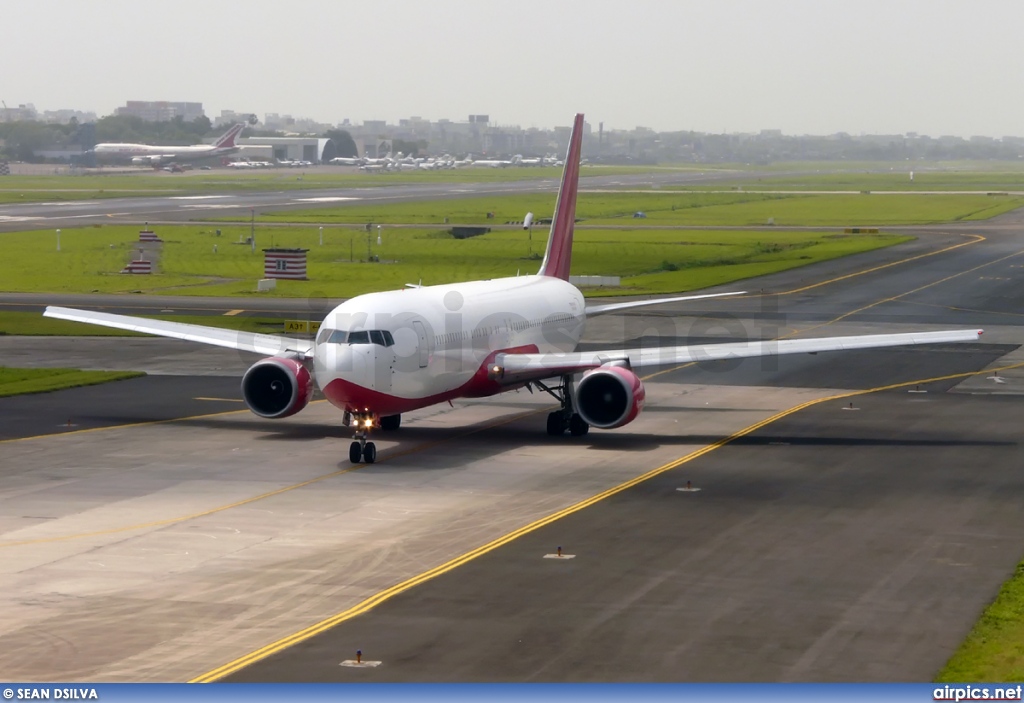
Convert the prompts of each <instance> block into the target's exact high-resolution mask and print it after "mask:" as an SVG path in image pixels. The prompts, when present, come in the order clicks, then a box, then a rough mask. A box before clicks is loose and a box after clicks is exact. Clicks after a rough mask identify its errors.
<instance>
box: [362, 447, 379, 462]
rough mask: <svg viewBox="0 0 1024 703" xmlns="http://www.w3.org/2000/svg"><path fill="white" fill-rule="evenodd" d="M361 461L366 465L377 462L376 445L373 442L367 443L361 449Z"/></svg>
mask: <svg viewBox="0 0 1024 703" xmlns="http://www.w3.org/2000/svg"><path fill="white" fill-rule="evenodd" d="M363 461H364V462H365V463H367V464H372V463H373V462H375V461H377V445H376V444H374V443H373V442H367V443H366V446H365V447H363Z"/></svg>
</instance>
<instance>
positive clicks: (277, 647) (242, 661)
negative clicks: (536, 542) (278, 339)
mask: <svg viewBox="0 0 1024 703" xmlns="http://www.w3.org/2000/svg"><path fill="white" fill-rule="evenodd" d="M1020 367H1024V362H1021V363H1018V364H1010V365H1008V366H1003V367H1000V368H996V369H983V370H981V371H968V372H965V373H957V374H950V375H947V376H936V377H934V378H926V379H918V380H916V381H905V382H901V383H893V384H889V385H886V386H879V387H877V388H869V389H867V390H856V391H849V392H846V393H839V394H836V395H831V396H827V397H825V398H817V399H815V400H809V401H807V402H805V403H801V404H799V405H795V406H793V407H792V408H789V409H788V410H783V411H781V412H778V413H776V414H775V415H772V416H771V417H769V418H766V419H764V420H761V421H760V422H755V423H754V424H752V425H750V426H749V427H745V428H743V429H742V430H739V431H737V432H734V433H733V434H731V435H729V436H728V437H723V438H722V439H719V440H718V441H716V442H714V443H712V444H709V445H707V446H705V447H702V448H700V449H697V450H695V451H693V452H690V453H689V454H686V455H685V456H682V457H680V458H678V459H674V460H672V461H670V462H668V463H667V464H662V465H661V466H659V467H657V468H656V469H652V470H650V471H648V472H646V473H643V474H640V475H639V476H636V477H634V478H631V479H629V480H628V481H624V482H623V483H620V484H618V485H616V486H613V487H611V488H609V489H607V490H604V491H601V492H600V493H597V494H595V495H593V496H591V497H589V498H585V499H583V500H581V501H579V502H576V503H573V504H572V505H570V506H568V507H566V508H562V509H561V510H558V511H555V512H553V513H551V514H550V515H547V516H545V517H542V518H540V519H538V520H534V521H533V522H531V523H528V524H526V525H523V526H522V527H520V528H518V529H515V530H512V531H511V532H509V533H507V534H505V535H503V536H501V537H498V538H497V539H495V540H492V541H490V542H487V543H486V544H483V545H480V546H479V547H477V548H475V549H472V550H470V551H468V552H465V553H464V554H461V555H459V556H457V557H455V558H454V559H451V560H449V561H446V562H444V563H443V564H440V565H438V566H435V567H434V568H432V569H428V570H427V571H424V572H422V573H420V574H417V575H416V576H413V577H411V578H408V579H406V580H404V581H401V582H400V583H397V584H395V585H394V586H391V587H390V588H386V589H384V590H383V591H380V592H378V593H376V594H374V595H372V596H370V597H369V598H366V599H364V600H362V601H360V602H359V603H357V604H356V605H354V606H352V607H351V608H348V609H346V610H343V611H341V612H340V613H336V614H335V615H332V616H331V617H329V618H326V619H324V620H321V621H320V622H317V623H314V624H313V625H310V626H309V627H306V628H304V629H302V630H299V631H298V632H295V633H293V634H291V635H288V636H286V637H282V638H281V639H279V640H277V641H275V642H271V643H270V644H268V645H265V646H263V647H260V648H259V649H257V650H255V651H253V652H250V653H248V654H246V655H243V656H241V657H239V658H237V659H235V660H233V661H230V662H228V663H227V664H224V665H222V666H219V667H217V668H216V669H212V670H211V671H208V672H206V673H205V674H201V675H199V676H197V677H195V678H194V679H191V680H190V681H189V683H212V682H214V681H218V680H220V679H222V678H224V677H225V676H229V675H231V674H233V673H235V672H236V671H239V670H241V669H244V668H245V667H247V666H249V665H250V664H253V663H255V662H257V661H259V660H261V659H265V658H266V657H269V656H271V655H273V654H276V653H277V652H280V651H282V650H284V649H287V648H288V647H291V646H292V645H295V644H298V643H299V642H303V641H305V640H308V639H309V638H310V637H314V636H316V635H318V634H320V633H321V632H324V631H326V630H329V629H331V628H332V627H334V626H336V625H339V624H341V623H343V622H345V621H346V620H351V619H352V618H354V617H356V616H357V615H362V614H363V613H366V612H368V611H370V610H372V609H373V608H375V607H377V606H378V605H380V604H382V603H384V602H386V601H388V600H390V599H391V598H393V597H395V596H397V595H398V594H400V593H404V592H405V591H408V590H409V589H411V588H414V587H415V586H418V585H419V584H421V583H425V582H427V581H430V580H431V579H434V578H437V577H438V576H441V575H442V574H446V573H448V572H449V571H452V570H453V569H456V568H458V567H460V566H462V565H463V564H466V563H467V562H470V561H472V560H474V559H476V558H477V557H480V556H483V555H484V554H487V553H489V552H492V551H494V550H495V549H497V548H499V547H501V546H503V545H506V544H508V543H509V542H512V541H513V540H516V539H518V538H520V537H522V536H524V535H527V534H530V533H531V532H535V531H536V530H539V529H540V528H542V527H544V526H546V525H549V524H551V523H553V522H555V521H556V520H560V519H562V518H564V517H567V516H569V515H572V514H573V513H577V512H579V511H581V510H583V509H584V508H588V507H590V506H592V505H594V504H595V503H598V502H600V501H602V500H604V499H605V498H609V497H611V496H614V495H616V494H618V493H622V492H623V491H626V490H628V489H630V488H632V487H633V486H636V485H637V484H639V483H643V482H644V481H647V480H649V479H651V478H654V477H655V476H658V475H660V474H663V473H665V472H667V471H671V470H672V469H675V468H678V467H680V466H682V465H683V464H686V463H689V462H691V461H693V460H694V459H697V458H699V457H702V456H704V455H706V454H709V453H711V452H713V451H715V450H716V449H718V448H720V447H724V446H725V445H727V444H729V443H730V442H733V441H735V440H737V439H739V438H740V437H744V436H746V435H748V434H750V433H751V432H755V431H756V430H759V429H761V428H762V427H764V426H766V425H769V424H771V423H773V422H776V421H778V420H781V419H782V418H784V417H788V416H789V415H792V414H794V413H797V412H799V411H801V410H803V409H805V408H809V407H812V406H814V405H819V404H821V403H826V402H829V401H834V400H842V399H845V398H851V397H853V396H858V395H867V394H869V393H877V392H880V391H886V390H893V389H896V388H905V387H907V386H913V385H925V384H928V383H935V382H938V381H948V380H952V379H956V378H968V377H970V376H976V375H978V374H982V373H991V372H998V371H1006V370H1009V369H1015V368H1020Z"/></svg>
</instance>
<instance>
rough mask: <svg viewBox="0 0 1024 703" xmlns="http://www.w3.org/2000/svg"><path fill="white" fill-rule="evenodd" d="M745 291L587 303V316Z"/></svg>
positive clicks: (741, 293)
mask: <svg viewBox="0 0 1024 703" xmlns="http://www.w3.org/2000/svg"><path fill="white" fill-rule="evenodd" d="M744 293H746V291H743V290H739V291H734V292H732V293H705V294H704V295H683V296H679V297H676V298H651V299H649V300H628V301H626V302H624V303H608V304H607V305H588V306H587V316H588V317H590V316H592V315H603V314H605V313H606V312H616V311H618V310H628V309H630V308H640V307H644V306H646V305H661V304H662V303H679V302H682V301H684V300H703V299H705V298H723V297H725V296H727V295H743V294H744Z"/></svg>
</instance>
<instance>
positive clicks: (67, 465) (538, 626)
mask: <svg viewBox="0 0 1024 703" xmlns="http://www.w3.org/2000/svg"><path fill="white" fill-rule="evenodd" d="M967 234H968V233H963V234H960V233H956V232H950V233H940V232H935V234H934V236H931V235H930V236H929V237H924V236H922V237H921V239H919V240H918V242H917V243H915V244H914V245H913V246H912V247H909V248H903V249H900V248H897V249H891V250H887V251H886V252H885V253H884V254H882V253H878V252H873V253H871V254H869V255H865V256H864V257H851V259H849V260H843V261H840V262H829V263H826V264H821V265H818V266H815V267H809V268H807V269H802V270H800V271H799V272H789V273H787V274H781V275H779V276H776V277H767V278H765V279H760V280H756V281H753V282H748V283H747V284H746V286H745V287H749V288H750V290H752V291H756V292H757V293H758V294H760V289H761V288H764V289H765V290H766V292H768V293H770V294H771V295H766V296H761V295H758V296H755V297H747V298H740V299H736V300H732V301H725V300H723V301H719V302H717V303H715V305H714V306H712V305H701V306H699V308H697V309H694V308H693V307H688V306H686V304H680V305H673V306H668V307H665V308H662V309H659V310H649V311H644V312H642V313H641V312H640V311H637V312H635V313H634V314H631V315H622V316H608V317H605V318H597V319H595V320H594V324H593V325H592V326H591V327H590V328H589V330H588V335H587V338H586V343H587V344H588V345H598V344H606V343H609V342H611V341H614V342H615V343H616V344H621V342H622V340H639V343H651V342H653V341H655V340H657V341H660V342H667V341H669V340H686V339H690V340H704V339H707V340H712V339H723V340H724V339H730V338H735V337H737V336H739V337H743V336H746V337H748V338H753V337H758V338H760V337H771V336H784V335H797V334H799V335H801V336H825V335H833V334H842V333H861V332H868V331H880V332H881V331H885V332H887V331H906V330H908V329H935V328H938V327H974V326H978V327H985V328H986V334H985V336H984V337H983V339H982V343H979V344H966V345H943V346H940V347H937V348H930V349H929V348H917V349H912V350H909V349H904V350H878V351H867V352H852V353H837V354H819V355H814V356H806V355H804V356H800V357H788V358H786V359H776V360H772V359H762V360H758V359H755V360H748V361H744V362H742V363H739V364H738V365H737V364H729V363H728V362H716V363H715V364H707V365H700V364H698V365H693V366H688V367H686V368H682V369H676V370H666V371H665V372H664V373H661V374H659V375H657V377H655V378H652V379H650V380H649V382H648V385H647V387H648V393H649V396H648V398H649V406H648V407H647V408H646V410H645V412H644V413H643V414H642V415H641V416H640V417H639V419H638V420H637V421H636V422H634V423H632V424H630V425H629V426H627V427H625V428H622V429H620V430H617V431H613V432H592V433H591V434H590V435H589V436H588V437H587V438H586V439H584V440H583V441H579V440H572V439H570V438H568V437H565V438H562V439H559V440H550V439H549V438H547V437H546V436H545V435H544V434H543V413H544V412H546V411H547V409H548V408H549V407H550V406H551V403H549V402H548V400H547V399H545V398H543V397H541V396H539V395H532V396H531V395H530V394H528V393H526V392H520V393H518V394H508V395H504V396H501V397H499V398H495V399H490V400H486V401H465V402H459V403H456V404H455V406H454V407H449V406H448V405H443V406H437V407H434V408H429V409H426V410H424V411H420V412H417V413H411V414H409V416H408V417H406V418H405V422H404V423H403V428H402V429H401V430H400V431H399V432H397V433H395V434H393V435H392V434H385V433H381V434H380V435H379V436H378V437H376V438H375V439H376V440H377V441H378V447H379V449H380V459H379V463H377V464H375V465H373V466H367V467H351V466H350V465H349V464H348V463H347V458H345V456H344V455H345V453H346V450H347V441H346V440H345V438H344V433H343V432H342V430H341V428H340V427H339V426H338V423H339V419H340V418H339V416H338V413H336V412H332V411H331V409H330V408H328V407H326V405H325V404H324V403H316V404H314V405H311V406H310V407H309V408H307V409H306V410H305V411H303V412H302V413H301V414H299V415H297V416H295V417H294V418H289V419H287V420H283V421H278V422H273V421H264V420H260V419H258V418H255V417H253V416H251V415H249V414H248V413H246V412H237V413H227V414H218V415H212V416H210V415H206V416H199V417H179V418H178V419H171V420H167V421H162V422H153V423H147V424H143V425H137V426H131V427H128V426H123V427H108V428H105V429H89V428H83V429H86V430H87V431H79V432H73V433H61V434H57V435H49V436H45V437H34V438H24V439H15V440H13V441H5V442H3V443H0V452H2V456H3V459H2V461H0V554H2V555H3V559H0V674H2V675H3V676H4V677H5V678H7V679H9V680H49V681H55V680H81V681H85V680H107V681H112V680H135V681H139V680H186V679H190V678H195V677H198V678H200V679H202V680H213V679H217V678H227V679H228V680H345V681H355V680H365V681H410V680H428V679H430V680H517V681H518V680H537V681H547V680H552V681H556V680H557V681H561V680H566V681H586V680H670V681H683V680H744V681H746V680H886V681H889V680H922V679H927V678H929V677H930V676H932V675H933V674H934V672H935V670H936V669H937V668H938V667H939V666H941V664H942V662H943V661H944V658H945V657H947V656H949V654H951V653H952V650H953V648H954V647H955V645H956V644H957V643H958V642H959V641H960V640H961V639H962V637H963V636H964V635H965V634H966V632H967V631H968V629H969V628H970V626H971V625H972V623H973V621H974V619H975V618H976V616H977V615H978V614H979V613H980V611H981V609H982V608H983V607H984V606H985V605H986V604H987V603H988V602H989V601H990V600H991V598H992V597H993V596H994V594H995V593H996V592H997V590H998V588H999V585H1000V584H1001V582H1002V581H1003V580H1004V579H1005V578H1006V577H1007V576H1008V575H1009V574H1010V573H1011V572H1012V570H1013V568H1014V566H1015V565H1016V563H1017V561H1018V560H1019V559H1020V555H1021V553H1022V552H1024V548H1022V545H1021V543H1020V537H1019V535H1020V534H1021V528H1022V527H1024V524H1022V521H1024V518H1022V514H1021V513H1020V511H1019V509H1018V506H1019V502H1020V498H1021V485H1020V478H1019V477H1018V475H1017V474H1018V472H1017V468H1016V467H1018V466H1019V465H1020V463H1021V459H1022V456H1021V450H1020V446H1019V443H1020V429H1019V423H1017V422H1015V418H1016V417H1017V416H1018V415H1019V413H1018V412H1017V409H1018V404H1019V403H1020V402H1021V399H1020V395H1019V393H1020V392H1021V389H1022V388H1024V379H1021V377H1020V376H1014V375H1013V374H1014V371H1015V369H1008V370H1005V371H1003V372H1001V373H1000V374H996V373H993V372H992V371H987V372H985V373H984V374H978V375H975V376H971V377H967V376H963V374H968V373H973V372H977V371H980V370H982V369H986V368H988V369H992V368H1000V367H1006V366H1014V365H1016V364H1021V363H1024V361H1022V360H1021V357H1020V352H1018V351H1017V348H1018V347H1019V346H1020V345H1021V344H1022V343H1024V326H1022V324H1021V323H1022V320H1024V318H1022V317H1021V314H1020V312H1019V311H1020V310H1021V308H1022V307H1024V306H1022V303H1024V292H1022V290H1024V286H1021V282H1022V279H1024V269H1022V268H1021V266H1022V265H1024V230H1021V229H1020V228H1015V227H1013V226H1004V229H1002V230H1000V231H999V232H998V233H997V234H992V235H986V236H987V238H984V239H982V238H976V237H975V238H972V237H970V236H967ZM943 238H944V239H943ZM914 247H918V248H916V249H915V248H914ZM952 247H957V248H955V249H954V248H952ZM915 256H917V257H919V258H912V257H915ZM886 257H887V258H888V260H892V259H896V258H902V259H903V260H904V261H903V262H902V263H899V264H896V265H893V266H886ZM850 274H856V275H850ZM695 313H696V314H695ZM137 341H138V342H140V343H143V342H144V343H145V344H140V345H139V346H134V347H132V348H131V351H127V352H125V354H124V358H125V359H127V362H126V365H128V366H134V365H146V364H149V365H151V366H152V367H157V366H158V367H160V368H162V369H163V371H162V373H164V374H173V373H175V367H176V366H177V365H178V363H179V362H180V363H181V364H182V365H183V366H182V368H183V369H184V368H189V367H192V366H194V365H195V360H196V359H197V358H200V357H189V356H188V355H189V354H190V353H191V352H186V351H184V348H183V347H177V348H171V347H169V346H167V343H166V342H159V343H156V342H152V341H151V340H137ZM117 342H118V340H97V341H96V342H94V343H92V344H94V346H93V347H92V348H91V351H89V352H87V353H83V356H80V357H78V360H79V361H81V362H82V365H83V366H87V367H94V364H89V363H87V362H88V358H86V357H88V356H89V355H92V356H93V357H94V359H95V365H103V364H105V363H108V362H107V357H108V356H109V353H110V351H111V350H112V349H116V348H117V347H116V345H117ZM32 343H35V342H32V341H31V340H29V341H28V342H24V343H23V344H32ZM3 344H8V341H7V340H3ZM147 344H148V345H151V346H148V347H147V346H146V345H147ZM157 344H160V345H163V346H157ZM16 346H17V345H16V344H9V345H8V346H0V350H2V352H0V353H4V354H7V353H10V350H12V349H14V348H15V347H16ZM160 349H163V350H165V351H163V352H161V351H158V350H160ZM167 350H169V351H167ZM22 351H23V352H25V349H24V348H23V349H22ZM25 353H26V354H27V352H25ZM36 353H37V354H38V355H39V356H45V349H43V348H41V347H36ZM154 353H155V354H156V355H157V356H161V355H162V358H159V359H156V360H153V359H151V358H150V357H151V356H152V355H153V354H154ZM207 353H212V352H203V353H202V354H207ZM183 355H184V356H183ZM203 358H204V359H210V358H212V357H203ZM236 362H237V364H238V365H241V362H242V360H241V359H232V360H231V364H235V363H236ZM200 365H201V364H200ZM237 373H238V370H237V367H236V366H231V368H230V369H228V368H225V373H224V383H227V381H228V380H230V381H232V382H235V383H237ZM950 376H952V377H950ZM164 378H166V379H169V380H168V381H167V382H168V383H172V382H174V381H175V380H179V379H182V377H181V376H174V375H166V376H165V377H164ZM937 378H942V379H943V380H934V381H931V382H927V381H928V379H937ZM994 378H1001V379H1002V381H1001V382H1000V381H998V380H994ZM915 379H919V380H921V381H922V383H923V385H921V386H920V387H918V388H915V387H914V386H913V385H911V386H903V387H900V388H893V389H890V390H887V391H882V392H878V393H874V394H870V395H855V396H850V395H848V394H849V393H850V392H854V391H858V390H863V389H875V388H880V387H884V386H888V385H890V384H895V383H905V382H910V381H914V380H915ZM150 380H152V379H150ZM221 382H222V381H221V379H219V378H216V377H211V380H210V385H209V388H210V389H211V391H212V390H217V391H218V392H223V393H225V395H226V389H227V386H226V385H225V386H224V387H221V386H218V385H216V384H219V383H221ZM129 383H132V382H131V381H125V382H120V384H114V385H112V386H109V387H107V388H108V390H109V389H110V388H114V387H115V386H117V385H121V387H122V388H125V387H126V386H125V385H124V384H129ZM190 383H191V381H190ZM99 388H103V387H99ZM99 388H96V389H92V390H90V389H81V391H82V399H80V400H76V401H75V402H77V403H79V404H80V405H79V407H82V408H85V407H87V406H88V400H87V398H89V397H94V398H96V401H95V402H94V407H95V412H96V414H97V415H104V416H110V415H111V414H113V412H115V411H116V408H115V407H114V406H112V405H111V401H109V400H108V401H102V399H101V397H100V396H99V395H96V396H92V395H91V394H93V393H95V394H100V393H102V392H105V391H101V390H100V389H99ZM200 390H201V388H196V387H195V386H185V385H183V386H181V393H180V394H179V396H178V400H177V401H173V400H172V399H171V396H170V395H168V396H167V397H168V401H167V403H166V409H167V411H168V414H169V415H185V414H186V413H191V412H193V409H194V408H195V407H196V404H201V403H203V402H209V401H198V400H195V398H196V397H197V396H192V398H191V399H190V398H188V397H187V396H189V395H190V394H191V393H198V392H199V391H200ZM911 390H915V391H922V390H923V391H926V392H925V393H919V392H915V393H911V392H910V391H911ZM144 392H147V393H150V394H151V395H152V396H154V397H152V398H151V401H152V403H153V405H154V406H158V405H159V404H160V403H161V402H162V399H161V398H160V397H156V396H157V393H156V391H154V390H149V391H144ZM65 393H70V391H68V392H59V393H55V394H51V395H49V396H42V397H44V398H47V399H48V400H49V401H50V403H51V404H52V405H53V406H56V407H60V406H61V405H62V404H63V403H64V402H65V401H64V400H63V399H64V398H65V397H67V396H65V395H64V394H65ZM203 393H204V395H206V392H205V391H203ZM825 399H830V400H825ZM817 401H821V402H820V403H818V402H817ZM815 403H817V404H815ZM850 403H853V404H854V407H855V408H856V409H849V405H850ZM805 404H810V405H805ZM45 405H47V403H45V402H44V403H42V404H41V405H40V407H38V408H36V409H32V408H29V407H27V406H23V407H22V409H21V410H20V411H17V412H20V413H21V414H22V415H24V416H25V417H28V418H33V417H36V418H44V417H45V416H43V415H36V414H35V413H42V412H46V410H45ZM802 406H803V409H801V410H798V411H796V412H791V411H793V410H794V409H795V408H799V407H802ZM844 408H847V409H845V410H844ZM2 412H3V410H2V404H0V413H2ZM86 414H87V411H86ZM0 417H2V415H0ZM82 417H83V421H84V418H85V417H86V415H83V416H82ZM126 419H127V418H126ZM155 419H159V418H155ZM50 421H51V420H50V419H46V422H50ZM764 423H767V424H764ZM42 424H43V420H42V419H40V426H42ZM730 437H732V438H733V439H732V441H730V442H729V443H726V444H724V445H722V440H723V439H726V438H730ZM659 470H660V472H659ZM652 472H653V473H652ZM643 476H648V478H647V480H644V481H642V482H636V481H637V479H638V478H639V477H643ZM686 481H691V482H692V484H693V486H695V487H698V488H700V489H701V490H700V491H697V492H684V491H678V490H676V489H678V488H681V487H685V484H686ZM601 495H605V496H606V497H605V498H603V499H601V500H592V499H593V498H594V497H595V496H601ZM574 506H575V507H576V508H578V509H574ZM542 522H543V523H544V524H541V523H542ZM517 531H518V532H517ZM558 546H562V547H563V548H564V550H565V552H567V553H574V554H576V558H574V559H572V560H566V561H559V560H554V559H549V560H545V559H543V556H544V555H545V554H547V553H552V552H553V551H554V550H555V548H556V547H558ZM317 623H323V625H322V628H320V629H322V630H323V632H322V633H320V634H316V633H314V632H312V631H309V630H308V629H307V628H311V627H312V628H314V629H317ZM300 633H301V634H300ZM307 634H308V635H311V636H309V637H305V636H304V635H307ZM288 644H293V646H290V647H289V646H287V645H288ZM356 649H362V650H363V652H364V655H365V657H366V658H367V659H373V660H380V661H382V662H383V663H382V665H381V666H380V667H378V668H375V669H349V668H346V667H341V666H339V663H340V662H341V661H342V660H343V659H349V658H351V657H352V656H353V655H354V653H355V650H356Z"/></svg>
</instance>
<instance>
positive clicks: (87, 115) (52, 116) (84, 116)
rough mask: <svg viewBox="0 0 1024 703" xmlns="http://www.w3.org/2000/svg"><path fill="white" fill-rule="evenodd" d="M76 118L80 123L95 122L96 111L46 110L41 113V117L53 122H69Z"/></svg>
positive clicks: (44, 120) (45, 120) (43, 119)
mask: <svg viewBox="0 0 1024 703" xmlns="http://www.w3.org/2000/svg"><path fill="white" fill-rule="evenodd" d="M72 118H74V119H75V120H77V121H78V123H79V124H82V123H85V122H95V121H96V113H95V112H83V111H81V110H46V111H45V112H43V114H42V115H40V119H42V121H43V122H49V123H51V124H67V123H68V122H70V121H71V119H72Z"/></svg>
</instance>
